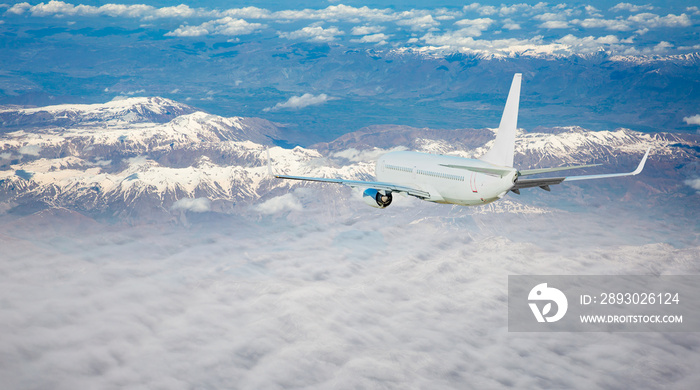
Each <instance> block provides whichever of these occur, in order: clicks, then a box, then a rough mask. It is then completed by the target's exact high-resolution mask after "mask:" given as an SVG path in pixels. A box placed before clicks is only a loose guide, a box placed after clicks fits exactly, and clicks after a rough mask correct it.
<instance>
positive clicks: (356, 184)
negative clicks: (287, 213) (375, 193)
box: [266, 149, 430, 199]
mask: <svg viewBox="0 0 700 390" xmlns="http://www.w3.org/2000/svg"><path fill="white" fill-rule="evenodd" d="M266 152H267V173H268V174H269V175H270V176H272V177H275V178H277V179H287V180H302V181H316V182H321V183H334V184H344V185H346V186H350V187H353V188H374V189H375V190H384V191H391V192H404V193H406V194H408V195H411V196H415V197H417V198H421V199H427V198H430V193H429V192H426V191H423V190H421V189H418V188H412V187H406V186H402V185H398V184H393V183H383V182H378V181H362V180H345V179H330V178H325V177H306V176H288V175H276V174H274V173H272V162H271V161H272V160H270V150H269V149H268V150H267V151H266Z"/></svg>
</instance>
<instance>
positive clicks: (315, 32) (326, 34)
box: [277, 26, 345, 42]
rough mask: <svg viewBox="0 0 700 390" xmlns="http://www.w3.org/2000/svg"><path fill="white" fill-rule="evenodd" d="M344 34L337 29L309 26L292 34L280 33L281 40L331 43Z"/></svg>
mask: <svg viewBox="0 0 700 390" xmlns="http://www.w3.org/2000/svg"><path fill="white" fill-rule="evenodd" d="M343 34H345V33H344V32H342V31H340V30H338V28H337V27H329V28H323V27H321V26H308V27H304V28H302V29H301V30H297V31H291V32H283V31H281V32H279V33H278V34H277V35H279V36H280V37H281V38H287V39H305V40H308V41H313V42H331V41H335V40H336V37H337V36H338V35H343Z"/></svg>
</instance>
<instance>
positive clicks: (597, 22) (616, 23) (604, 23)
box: [571, 18, 632, 31]
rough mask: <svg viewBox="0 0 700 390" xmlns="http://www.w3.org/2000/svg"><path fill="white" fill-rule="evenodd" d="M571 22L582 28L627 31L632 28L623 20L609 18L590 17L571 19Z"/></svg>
mask: <svg viewBox="0 0 700 390" xmlns="http://www.w3.org/2000/svg"><path fill="white" fill-rule="evenodd" d="M571 23H573V24H578V25H579V26H581V27H583V28H604V29H606V30H611V31H629V30H631V29H632V27H631V26H630V24H629V23H628V22H627V21H624V20H618V19H615V20H610V19H597V18H590V19H584V20H572V21H571Z"/></svg>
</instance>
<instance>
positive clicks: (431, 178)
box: [375, 152, 517, 206]
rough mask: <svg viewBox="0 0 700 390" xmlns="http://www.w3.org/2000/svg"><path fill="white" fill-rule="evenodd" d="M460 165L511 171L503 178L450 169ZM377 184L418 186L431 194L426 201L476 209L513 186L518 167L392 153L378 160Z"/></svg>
mask: <svg viewBox="0 0 700 390" xmlns="http://www.w3.org/2000/svg"><path fill="white" fill-rule="evenodd" d="M445 165H458V166H467V167H474V168H477V169H478V168H499V169H505V170H508V173H506V174H504V175H503V176H499V175H494V174H487V173H480V172H473V171H469V170H465V169H459V168H450V167H446V166H445ZM375 174H376V177H377V181H380V182H389V183H396V184H401V185H406V186H417V187H419V188H421V189H423V190H425V191H427V192H429V193H430V197H429V198H426V199H425V200H427V201H429V202H436V203H450V204H457V205H461V206H474V205H480V204H486V203H491V202H493V201H496V200H498V199H501V198H502V197H503V196H505V195H506V194H507V193H508V191H509V190H510V189H511V188H512V187H513V181H514V180H515V176H516V174H517V170H516V169H515V168H509V167H496V166H494V165H493V164H490V163H487V162H485V161H481V160H476V159H468V158H462V157H454V156H443V155H436V154H429V153H419V152H390V153H387V154H385V155H383V156H381V157H380V158H379V159H378V160H377V165H376V167H375Z"/></svg>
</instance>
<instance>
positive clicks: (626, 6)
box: [610, 3, 654, 12]
mask: <svg viewBox="0 0 700 390" xmlns="http://www.w3.org/2000/svg"><path fill="white" fill-rule="evenodd" d="M653 9H654V7H653V6H652V5H651V4H646V5H634V4H630V3H618V4H617V5H615V6H614V7H612V8H610V11H615V12H619V11H629V12H639V11H651V10H653Z"/></svg>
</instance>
